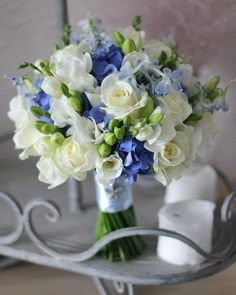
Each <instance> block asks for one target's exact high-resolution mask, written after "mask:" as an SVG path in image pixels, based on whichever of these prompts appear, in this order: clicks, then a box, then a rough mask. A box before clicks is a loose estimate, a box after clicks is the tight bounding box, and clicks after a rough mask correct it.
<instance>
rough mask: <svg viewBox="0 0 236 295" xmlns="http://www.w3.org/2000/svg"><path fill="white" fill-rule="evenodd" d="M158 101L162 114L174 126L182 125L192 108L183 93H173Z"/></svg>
mask: <svg viewBox="0 0 236 295" xmlns="http://www.w3.org/2000/svg"><path fill="white" fill-rule="evenodd" d="M159 99H160V106H161V108H162V110H163V112H164V113H165V114H167V115H168V116H169V117H170V119H171V120H172V122H173V123H174V125H175V126H176V125H179V124H181V123H183V122H184V121H185V120H186V119H187V118H188V116H189V115H190V114H191V113H192V107H191V105H190V104H189V103H188V98H187V96H186V95H185V94H184V93H178V92H175V91H173V92H170V93H169V94H168V95H166V96H161V97H159Z"/></svg>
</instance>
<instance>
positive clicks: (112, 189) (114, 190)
mask: <svg viewBox="0 0 236 295" xmlns="http://www.w3.org/2000/svg"><path fill="white" fill-rule="evenodd" d="M95 187H96V198H97V204H98V207H99V209H100V210H101V211H102V212H107V213H116V212H120V211H124V210H126V209H128V208H129V207H130V206H131V205H132V204H133V194H132V185H131V184H129V183H128V182H127V181H126V180H125V178H124V177H119V178H118V179H116V181H115V182H114V183H113V184H109V185H104V184H102V183H100V182H99V181H98V180H97V177H96V175H95Z"/></svg>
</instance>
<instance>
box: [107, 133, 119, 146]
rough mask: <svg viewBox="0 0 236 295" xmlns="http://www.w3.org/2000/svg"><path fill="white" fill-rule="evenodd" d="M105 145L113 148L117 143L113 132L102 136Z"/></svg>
mask: <svg viewBox="0 0 236 295" xmlns="http://www.w3.org/2000/svg"><path fill="white" fill-rule="evenodd" d="M104 140H105V143H107V144H108V145H110V146H113V145H114V144H116V143H117V138H116V136H115V134H114V133H113V132H107V133H105V135H104Z"/></svg>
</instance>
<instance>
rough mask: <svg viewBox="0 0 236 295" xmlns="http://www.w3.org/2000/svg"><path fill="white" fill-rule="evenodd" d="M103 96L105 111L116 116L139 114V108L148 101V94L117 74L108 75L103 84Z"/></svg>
mask: <svg viewBox="0 0 236 295" xmlns="http://www.w3.org/2000/svg"><path fill="white" fill-rule="evenodd" d="M101 98H102V102H103V103H104V104H105V106H106V107H105V108H104V109H105V111H106V112H107V113H108V114H112V115H114V116H115V117H116V118H118V119H119V118H124V117H125V116H127V115H130V116H131V119H132V117H135V116H137V110H139V109H140V108H142V107H144V106H145V105H146V103H147V99H148V94H147V93H146V92H141V91H140V92H139V93H137V91H136V90H135V89H134V88H133V87H132V86H131V85H130V84H129V83H128V82H125V81H121V80H119V78H118V76H117V75H116V74H112V75H110V76H108V77H106V78H105V79H104V80H103V82H102V85H101Z"/></svg>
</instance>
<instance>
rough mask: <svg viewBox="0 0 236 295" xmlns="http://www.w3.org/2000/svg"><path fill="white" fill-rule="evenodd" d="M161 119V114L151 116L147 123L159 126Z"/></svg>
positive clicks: (162, 115) (162, 114)
mask: <svg viewBox="0 0 236 295" xmlns="http://www.w3.org/2000/svg"><path fill="white" fill-rule="evenodd" d="M163 117H164V113H163V112H159V113H155V114H152V115H151V116H150V118H149V123H151V124H159V123H160V122H161V121H162V119H163Z"/></svg>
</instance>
